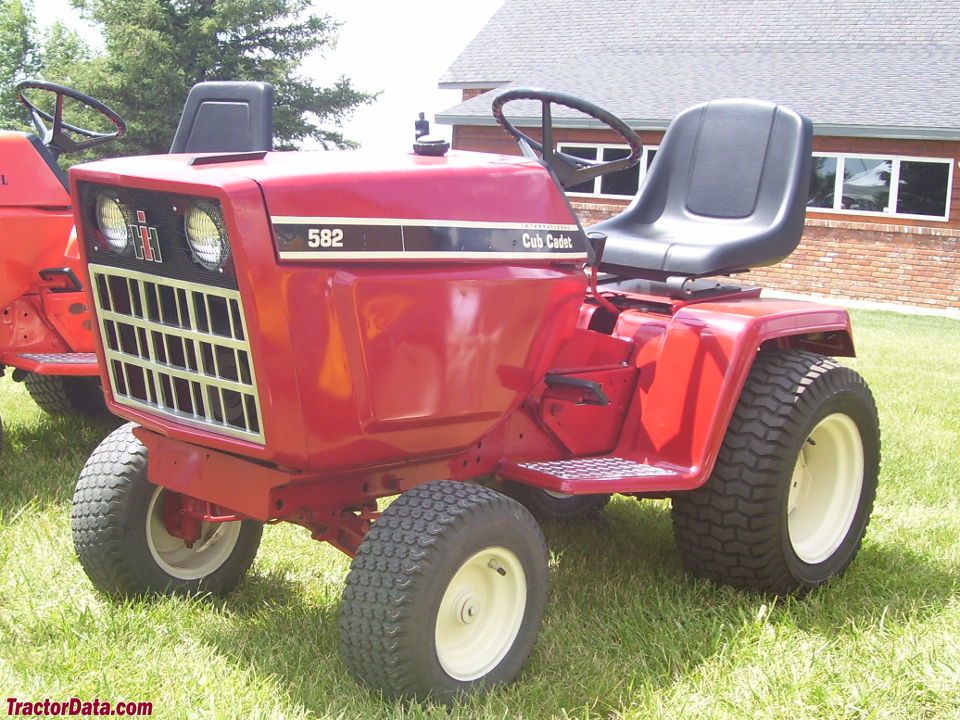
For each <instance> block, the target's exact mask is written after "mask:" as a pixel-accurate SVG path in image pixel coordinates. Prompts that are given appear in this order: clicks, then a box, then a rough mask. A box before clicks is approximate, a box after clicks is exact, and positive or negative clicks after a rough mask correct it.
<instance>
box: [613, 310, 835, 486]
mask: <svg viewBox="0 0 960 720" xmlns="http://www.w3.org/2000/svg"><path fill="white" fill-rule="evenodd" d="M614 335H615V336H620V337H624V338H627V337H630V338H633V339H634V342H635V343H636V345H637V352H636V355H635V358H634V363H635V365H636V367H637V368H638V370H639V378H638V381H637V386H636V390H635V392H634V397H633V403H632V407H631V410H630V412H629V413H628V417H627V420H626V422H625V423H624V428H623V432H622V433H621V436H620V440H619V443H618V445H617V448H616V450H615V454H616V455H618V456H620V457H630V458H637V459H639V460H640V461H642V462H644V463H648V464H651V465H657V466H659V467H668V468H671V469H674V470H676V471H678V472H679V473H680V474H679V476H678V482H677V485H676V486H675V487H673V488H672V489H675V490H688V489H693V488H695V487H698V486H700V485H702V484H703V483H704V482H706V480H707V478H708V477H709V475H710V472H711V471H712V469H713V465H714V462H715V461H716V458H717V454H718V453H719V450H720V445H721V443H722V442H723V436H724V434H725V433H726V429H727V425H728V424H729V422H730V418H731V417H732V415H733V410H734V408H735V406H736V404H737V400H738V399H739V397H740V392H741V390H742V389H743V385H744V383H745V381H746V378H747V375H748V374H749V372H750V369H751V367H752V366H753V361H754V358H755V357H756V354H757V351H758V350H759V349H760V348H761V347H770V346H774V347H797V348H803V349H815V350H817V351H819V352H824V351H828V352H829V353H830V354H833V355H852V354H853V342H852V339H851V334H850V319H849V316H848V315H847V312H846V311H845V310H842V309H839V308H832V307H826V306H820V305H815V304H812V303H803V302H798V301H781V300H760V299H755V300H745V301H738V302H725V303H724V302H717V303H698V304H696V305H690V306H686V307H684V308H681V309H680V310H678V311H677V312H676V314H675V315H673V317H662V316H661V317H659V318H657V317H655V316H651V315H650V314H647V313H641V312H638V311H630V310H628V311H625V312H624V313H622V314H621V315H620V319H619V321H618V323H617V326H616V328H615V329H614Z"/></svg>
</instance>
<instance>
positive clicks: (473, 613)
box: [453, 590, 480, 625]
mask: <svg viewBox="0 0 960 720" xmlns="http://www.w3.org/2000/svg"><path fill="white" fill-rule="evenodd" d="M453 610H454V616H455V617H454V619H455V620H457V621H459V622H461V623H463V624H464V625H468V624H470V623H472V622H473V621H474V620H476V619H477V617H479V615H480V600H479V599H478V598H477V596H476V595H475V594H474V593H473V592H472V591H470V590H466V591H464V592H462V593H460V595H459V596H458V597H457V600H456V602H455V603H454V606H453Z"/></svg>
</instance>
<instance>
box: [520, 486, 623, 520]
mask: <svg viewBox="0 0 960 720" xmlns="http://www.w3.org/2000/svg"><path fill="white" fill-rule="evenodd" d="M503 491H504V492H505V493H506V494H507V495H509V496H510V497H512V498H513V499H514V500H516V501H517V502H519V503H520V504H521V505H523V506H524V507H525V508H527V510H529V511H530V512H532V513H533V514H534V515H535V516H536V517H538V518H540V519H542V520H579V519H581V518H586V517H592V516H594V515H596V514H597V513H598V512H600V511H601V510H602V509H603V508H604V507H605V506H606V504H607V503H608V502H610V496H609V495H567V494H565V493H558V492H553V491H552V490H544V489H542V488H538V487H533V486H531V485H524V484H523V483H518V482H513V481H512V480H507V481H506V482H504V484H503Z"/></svg>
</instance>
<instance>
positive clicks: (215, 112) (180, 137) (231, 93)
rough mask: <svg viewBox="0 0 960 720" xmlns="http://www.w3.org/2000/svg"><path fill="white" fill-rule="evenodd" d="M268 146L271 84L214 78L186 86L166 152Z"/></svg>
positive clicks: (271, 115)
mask: <svg viewBox="0 0 960 720" xmlns="http://www.w3.org/2000/svg"><path fill="white" fill-rule="evenodd" d="M272 147H273V85H271V84H270V83H265V82H253V81H242V80H233V81H225V80H223V81H221V80H215V81H208V82H201V83H197V84H196V85H194V86H193V87H192V88H190V93H189V94H188V95H187V100H186V102H185V103H184V106H183V114H182V115H181V116H180V124H179V125H178V126H177V132H176V134H175V135H174V136H173V144H172V145H171V146H170V152H171V153H190V152H248V151H253V150H270V149H272Z"/></svg>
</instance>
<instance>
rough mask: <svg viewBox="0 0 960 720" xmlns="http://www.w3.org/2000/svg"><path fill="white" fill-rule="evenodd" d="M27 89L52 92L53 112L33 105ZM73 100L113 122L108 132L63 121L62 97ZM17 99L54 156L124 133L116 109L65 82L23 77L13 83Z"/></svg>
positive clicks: (98, 143) (121, 120)
mask: <svg viewBox="0 0 960 720" xmlns="http://www.w3.org/2000/svg"><path fill="white" fill-rule="evenodd" d="M28 90H40V91H43V92H51V93H54V108H53V113H52V114H51V113H50V112H48V111H46V110H43V109H41V108H39V107H37V105H36V104H34V103H33V102H32V101H31V100H30V99H29V98H28V97H27V96H26V94H25V92H26V91H28ZM67 98H69V99H71V100H75V101H77V102H78V103H80V104H81V105H83V106H84V107H87V108H89V109H91V110H93V111H95V112H97V113H99V114H100V115H102V116H103V117H105V118H106V119H107V120H108V121H110V123H112V125H113V128H114V129H113V131H112V132H99V131H97V130H91V129H88V128H82V127H79V126H77V125H72V124H70V123H68V122H66V121H65V120H64V118H63V109H64V100H65V99H67ZM17 99H18V100H19V101H20V102H21V103H22V104H23V106H24V107H26V108H27V110H28V111H29V112H30V120H31V121H32V123H33V126H34V127H35V128H36V130H37V134H38V135H40V137H41V140H42V142H43V144H44V145H46V146H47V147H48V148H49V149H50V150H51V151H52V152H53V153H54V154H55V155H60V154H64V153H72V152H76V151H78V150H83V149H85V148H89V147H93V146H95V145H100V144H102V143H105V142H110V141H111V140H115V139H117V138H121V137H123V136H124V135H125V134H126V132H127V126H126V123H124V122H123V118H121V117H120V116H119V115H118V114H117V113H116V112H114V111H113V110H111V109H110V108H109V107H107V106H106V105H104V104H103V103H102V102H100V101H99V100H95V99H94V98H92V97H90V96H89V95H85V94H84V93H81V92H78V91H77V90H74V89H72V88H68V87H66V86H65V85H58V84H56V83H50V82H43V81H40V80H23V81H21V82H19V83H17ZM71 135H76V136H80V137H81V138H83V139H80V140H78V139H76V138H75V137H72V136H71Z"/></svg>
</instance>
